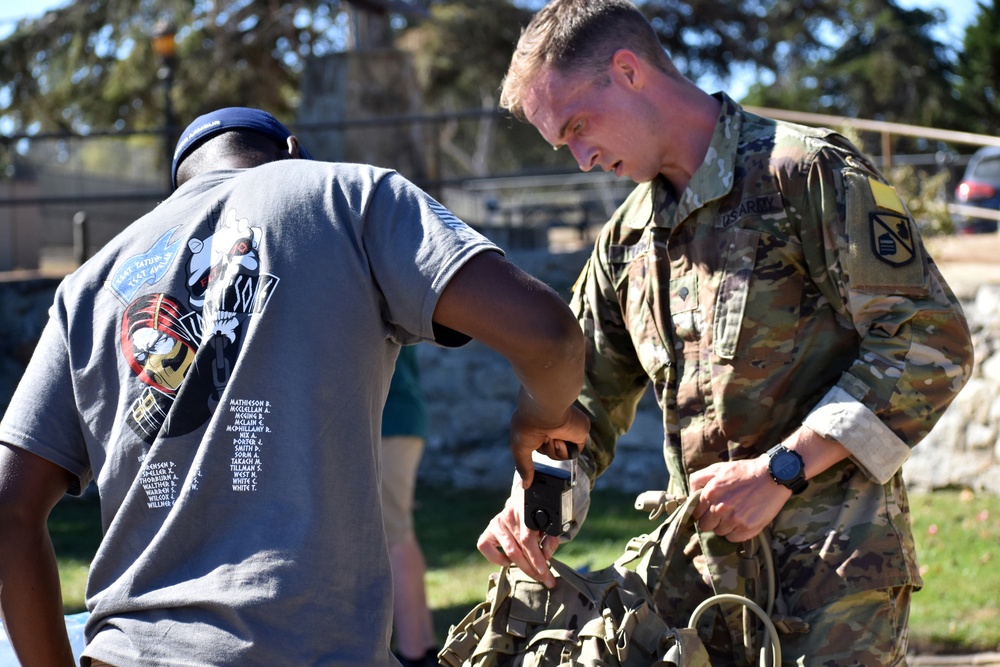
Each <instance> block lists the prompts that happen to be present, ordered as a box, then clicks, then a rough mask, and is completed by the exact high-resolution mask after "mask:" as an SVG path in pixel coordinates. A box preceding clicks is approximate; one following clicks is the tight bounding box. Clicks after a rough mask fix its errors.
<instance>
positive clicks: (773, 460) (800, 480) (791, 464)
mask: <svg viewBox="0 0 1000 667" xmlns="http://www.w3.org/2000/svg"><path fill="white" fill-rule="evenodd" d="M767 459H768V460H767V472H768V473H770V475H771V479H773V480H774V482H775V483H776V484H780V485H781V486H784V487H787V488H789V489H791V491H792V493H793V494H795V495H798V494H800V493H802V492H803V491H805V490H806V487H807V486H809V482H807V481H806V466H805V463H804V462H803V461H802V457H801V456H799V454H798V452H793V451H792V450H790V449H788V448H787V447H785V446H784V445H781V444H778V445H775V446H774V447H772V448H771V449H769V450H768V451H767Z"/></svg>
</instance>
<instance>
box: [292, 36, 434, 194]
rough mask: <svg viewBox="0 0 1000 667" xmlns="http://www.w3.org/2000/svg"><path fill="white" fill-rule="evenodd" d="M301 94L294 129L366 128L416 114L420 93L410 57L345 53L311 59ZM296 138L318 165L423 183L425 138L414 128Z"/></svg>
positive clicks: (303, 134) (319, 133) (397, 53)
mask: <svg viewBox="0 0 1000 667" xmlns="http://www.w3.org/2000/svg"><path fill="white" fill-rule="evenodd" d="M301 90H302V102H301V104H300V105H299V115H298V122H299V123H327V122H345V121H363V122H370V121H373V120H377V119H378V118H380V117H383V118H384V117H390V116H406V115H414V114H419V113H421V106H422V104H421V96H420V88H419V86H418V85H417V78H416V71H415V69H414V67H413V63H412V60H411V58H410V55H409V54H408V53H405V52H402V51H398V50H395V49H389V48H385V49H365V50H358V51H346V52H343V53H335V54H331V55H329V56H324V57H322V58H313V59H310V60H309V61H307V62H306V67H305V71H304V72H303V75H302V85H301ZM296 134H297V135H299V137H300V138H301V139H302V143H303V144H304V145H305V146H306V147H307V148H308V149H309V152H310V153H312V155H313V157H315V158H316V159H319V160H329V161H341V162H361V163H365V164H372V165H375V166H379V167H386V168H390V169H396V170H397V171H399V172H400V173H401V174H403V175H404V176H406V177H407V178H409V179H411V180H415V181H420V180H423V179H424V178H425V177H426V173H427V167H426V165H427V161H426V156H427V155H428V151H427V150H426V149H425V141H424V139H423V137H424V136H425V134H426V132H425V130H424V128H422V127H421V126H420V125H419V124H412V123H405V124H392V125H386V124H372V125H362V126H354V127H351V128H350V129H348V130H346V131H345V130H339V129H338V130H317V131H307V130H298V131H297V132H296Z"/></svg>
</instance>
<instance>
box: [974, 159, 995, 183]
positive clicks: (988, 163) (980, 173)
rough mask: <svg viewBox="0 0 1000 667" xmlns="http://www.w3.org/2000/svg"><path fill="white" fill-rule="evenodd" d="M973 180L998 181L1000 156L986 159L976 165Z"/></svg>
mask: <svg viewBox="0 0 1000 667" xmlns="http://www.w3.org/2000/svg"><path fill="white" fill-rule="evenodd" d="M973 178H975V179H977V180H984V181H1000V155H998V156H996V157H989V158H986V159H984V160H983V161H982V162H980V163H979V164H977V165H976V167H975V172H974V174H973Z"/></svg>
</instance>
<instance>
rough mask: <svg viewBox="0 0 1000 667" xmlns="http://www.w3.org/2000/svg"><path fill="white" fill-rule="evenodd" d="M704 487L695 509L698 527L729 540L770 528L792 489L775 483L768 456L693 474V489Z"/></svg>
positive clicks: (748, 536)
mask: <svg viewBox="0 0 1000 667" xmlns="http://www.w3.org/2000/svg"><path fill="white" fill-rule="evenodd" d="M698 489H701V500H700V501H699V503H698V507H696V508H695V510H694V518H695V520H696V521H697V522H698V530H701V531H706V532H707V531H711V532H714V533H715V534H716V535H718V536H719V537H724V538H726V539H727V540H729V541H730V542H744V541H746V540H749V539H752V538H754V537H756V536H757V535H758V534H759V533H760V532H761V531H762V530H764V528H766V527H767V525H768V524H769V523H771V521H773V520H774V517H776V516H778V512H780V511H781V508H782V507H784V505H785V502H786V501H787V500H788V499H789V498H790V497H791V496H792V492H791V491H790V490H789V489H787V488H785V487H783V486H780V485H778V484H775V483H774V480H772V479H771V476H770V475H769V474H768V472H767V460H766V458H765V457H759V458H756V459H745V460H742V461H731V462H726V463H714V464H712V465H710V466H708V467H707V468H704V469H702V470H699V471H697V472H695V473H692V475H691V490H692V491H697V490H698Z"/></svg>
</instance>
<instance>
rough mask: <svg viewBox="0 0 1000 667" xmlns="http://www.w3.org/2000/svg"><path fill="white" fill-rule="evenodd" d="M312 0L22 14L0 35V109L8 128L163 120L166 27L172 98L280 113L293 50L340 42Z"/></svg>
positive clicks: (183, 105) (90, 5) (88, 6)
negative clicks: (167, 28)
mask: <svg viewBox="0 0 1000 667" xmlns="http://www.w3.org/2000/svg"><path fill="white" fill-rule="evenodd" d="M339 13H340V10H339V5H338V4H337V3H336V2H334V3H333V4H331V3H329V2H322V1H321V0H298V1H296V2H282V1H281V0H263V1H261V0H258V1H256V2H250V1H248V0H87V1H85V2H74V3H70V4H69V5H67V6H66V7H63V8H60V9H56V10H52V11H50V12H48V13H46V14H45V15H44V16H43V17H42V18H41V19H38V20H32V21H22V22H20V23H19V24H18V26H17V28H16V30H15V31H14V33H13V34H11V35H10V36H9V37H8V38H7V39H6V40H4V41H3V43H2V49H3V50H2V54H0V81H5V82H7V83H6V85H4V86H3V93H4V94H3V95H0V100H2V99H3V98H6V100H5V102H4V103H0V104H3V106H2V108H0V113H2V114H3V116H4V118H5V121H6V123H7V124H8V126H9V127H10V128H12V131H13V132H14V133H19V132H24V131H27V130H31V131H41V132H44V131H75V132H80V131H86V130H87V129H111V128H114V129H118V130H125V129H147V128H151V127H160V126H162V125H163V122H164V120H163V119H164V107H165V104H164V98H163V95H164V90H163V88H164V87H163V86H161V85H159V84H158V79H157V72H158V71H160V70H162V66H163V63H161V62H159V61H158V60H157V56H156V55H155V54H154V52H153V48H152V40H151V37H152V35H153V31H154V27H155V26H156V25H157V23H158V22H161V21H167V22H169V23H171V24H172V25H173V26H175V27H176V30H177V32H176V45H177V54H176V65H175V67H174V69H173V86H172V96H171V101H172V105H171V106H172V108H173V109H174V110H175V111H176V113H177V115H178V117H180V118H191V117H193V116H195V115H197V114H199V113H202V112H203V111H204V110H206V109H209V108H212V107H217V106H223V105H230V104H254V105H259V106H263V107H266V108H268V109H271V110H274V111H275V113H277V114H279V115H287V114H288V113H289V112H290V111H291V110H292V109H293V108H294V107H295V104H296V94H297V75H298V72H299V70H300V69H301V64H302V59H303V58H304V57H306V56H308V55H310V54H313V53H322V52H326V51H332V50H335V49H338V48H340V45H339V44H337V43H336V42H335V37H336V33H335V32H334V31H332V30H331V29H332V28H333V27H334V26H335V24H336V22H337V20H338V17H339Z"/></svg>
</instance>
